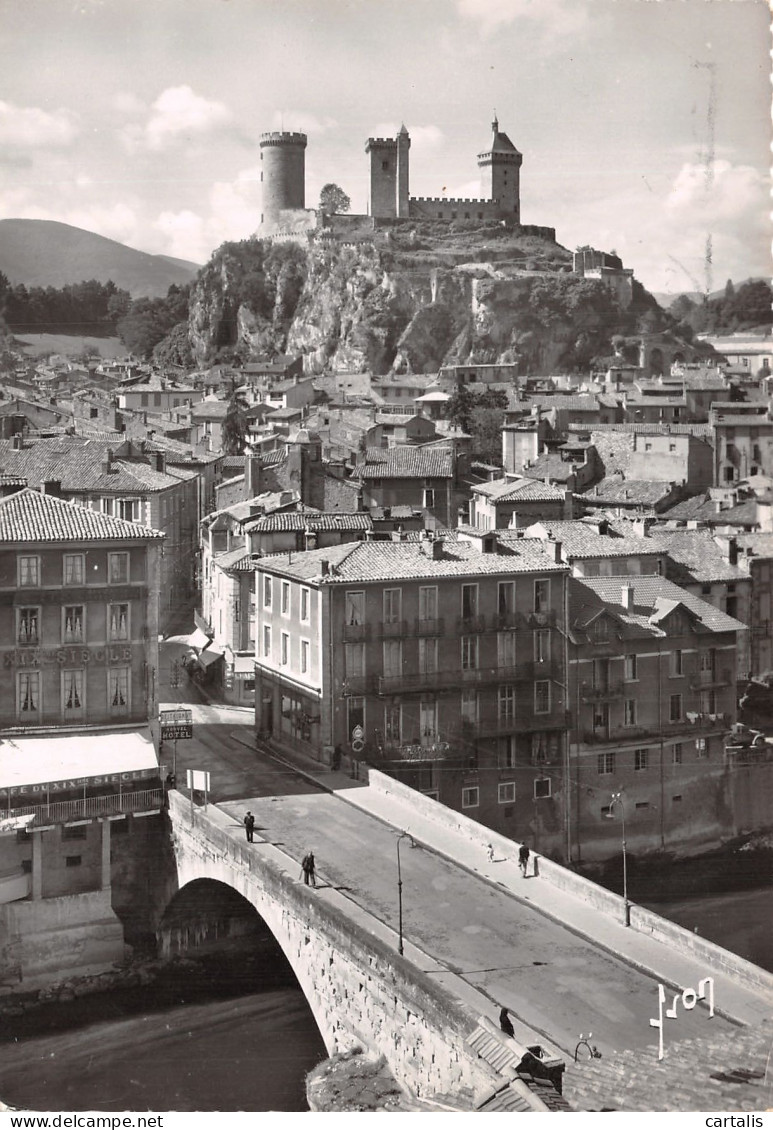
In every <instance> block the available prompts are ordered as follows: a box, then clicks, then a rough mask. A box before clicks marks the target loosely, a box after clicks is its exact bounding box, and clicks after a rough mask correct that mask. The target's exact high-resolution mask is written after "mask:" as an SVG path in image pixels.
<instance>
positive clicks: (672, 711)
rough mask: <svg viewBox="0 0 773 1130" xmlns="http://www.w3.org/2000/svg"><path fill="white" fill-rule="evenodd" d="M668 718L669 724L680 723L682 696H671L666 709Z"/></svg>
mask: <svg viewBox="0 0 773 1130" xmlns="http://www.w3.org/2000/svg"><path fill="white" fill-rule="evenodd" d="M668 717H669V719H670V721H671V722H681V721H682V696H681V695H680V694H672V695H671V700H670V703H669V708H668Z"/></svg>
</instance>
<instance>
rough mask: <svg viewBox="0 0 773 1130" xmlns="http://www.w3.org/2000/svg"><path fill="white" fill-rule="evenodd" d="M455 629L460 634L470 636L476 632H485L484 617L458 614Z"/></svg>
mask: <svg viewBox="0 0 773 1130" xmlns="http://www.w3.org/2000/svg"><path fill="white" fill-rule="evenodd" d="M456 630H457V632H458V633H459V635H460V636H471V635H474V634H475V633H476V632H485V630H486V617H485V616H458V617H457V619H456Z"/></svg>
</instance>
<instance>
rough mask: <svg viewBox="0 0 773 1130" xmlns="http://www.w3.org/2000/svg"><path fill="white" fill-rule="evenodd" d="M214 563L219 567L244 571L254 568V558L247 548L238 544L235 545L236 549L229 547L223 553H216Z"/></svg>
mask: <svg viewBox="0 0 773 1130" xmlns="http://www.w3.org/2000/svg"><path fill="white" fill-rule="evenodd" d="M215 564H216V565H217V566H218V568H220V569H237V570H240V571H244V570H251V569H254V568H255V559H254V558H253V557H252V554H251V553H250V551H249V550H248V549H246V548H245V547H244V546H243V545H240V546H237V548H236V549H229V550H227V551H226V552H225V553H218V554H217V556H216V557H215Z"/></svg>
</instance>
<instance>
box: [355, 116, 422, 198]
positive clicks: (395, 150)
mask: <svg viewBox="0 0 773 1130" xmlns="http://www.w3.org/2000/svg"><path fill="white" fill-rule="evenodd" d="M410 148H411V139H410V136H409V134H408V130H407V129H406V128H405V126H401V127H400V132H399V133H398V135H397V137H396V138H391V137H369V138H368V141H367V144H366V146H365V152H366V153H369V154H370V204H369V209H368V212H369V215H371V216H384V217H394V216H406V217H407V215H408V192H409V188H408V185H409V170H408V155H409V150H410Z"/></svg>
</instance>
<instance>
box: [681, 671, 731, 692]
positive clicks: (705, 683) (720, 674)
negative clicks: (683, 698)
mask: <svg viewBox="0 0 773 1130" xmlns="http://www.w3.org/2000/svg"><path fill="white" fill-rule="evenodd" d="M731 678H732V676H731V674H730V671H729V669H728V668H726V667H723V668H722V669H721V670H720V671H698V672H697V673H696V674H694V675H691V676H690V690H693V691H703V690H709V689H711V688H712V687H729V686H730V682H731Z"/></svg>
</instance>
